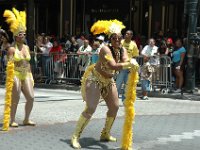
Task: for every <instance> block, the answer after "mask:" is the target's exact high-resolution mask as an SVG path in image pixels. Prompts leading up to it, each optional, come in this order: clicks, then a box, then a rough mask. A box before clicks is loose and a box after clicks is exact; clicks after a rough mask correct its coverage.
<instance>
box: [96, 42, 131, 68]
mask: <svg viewBox="0 0 200 150" xmlns="http://www.w3.org/2000/svg"><path fill="white" fill-rule="evenodd" d="M99 55H100V57H101V61H103V62H106V61H107V62H108V66H109V67H110V68H111V69H112V70H121V69H128V68H131V66H133V64H131V63H130V61H128V62H122V63H116V62H115V60H114V58H113V56H112V53H111V51H110V49H109V48H108V47H107V46H104V47H102V49H101V51H100V53H99ZM125 55H126V54H125ZM125 60H126V57H124V61H125Z"/></svg>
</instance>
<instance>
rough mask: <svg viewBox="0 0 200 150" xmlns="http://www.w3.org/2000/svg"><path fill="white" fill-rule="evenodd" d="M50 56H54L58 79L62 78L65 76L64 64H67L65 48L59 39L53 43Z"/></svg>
mask: <svg viewBox="0 0 200 150" xmlns="http://www.w3.org/2000/svg"><path fill="white" fill-rule="evenodd" d="M50 54H51V55H52V56H53V62H54V72H55V73H56V78H62V76H63V71H64V69H63V63H64V62H65V59H66V55H65V53H64V52H63V48H62V46H61V45H60V43H59V41H58V40H57V39H54V41H53V47H52V48H51V50H50Z"/></svg>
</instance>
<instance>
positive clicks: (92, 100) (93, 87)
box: [71, 82, 100, 149]
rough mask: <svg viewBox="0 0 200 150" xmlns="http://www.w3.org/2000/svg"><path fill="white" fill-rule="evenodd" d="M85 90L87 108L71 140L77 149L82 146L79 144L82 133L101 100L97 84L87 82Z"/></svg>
mask: <svg viewBox="0 0 200 150" xmlns="http://www.w3.org/2000/svg"><path fill="white" fill-rule="evenodd" d="M85 88H86V108H85V110H84V111H83V112H82V114H81V116H80V118H79V120H78V122H77V125H76V129H75V131H74V133H73V136H72V138H71V145H72V147H73V148H75V149H80V148H81V145H80V143H79V138H80V136H81V133H82V132H83V129H84V128H85V127H86V125H87V124H88V122H89V120H90V118H91V117H92V115H93V113H94V112H95V110H96V107H97V105H98V103H99V99H100V90H99V87H98V86H97V84H96V83H95V82H86V87H85Z"/></svg>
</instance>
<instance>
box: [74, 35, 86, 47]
mask: <svg viewBox="0 0 200 150" xmlns="http://www.w3.org/2000/svg"><path fill="white" fill-rule="evenodd" d="M85 36H86V35H85V33H84V32H83V33H81V34H80V37H79V38H78V39H77V40H76V41H77V43H78V47H79V48H80V47H81V46H83V45H84V41H85V40H86V38H85Z"/></svg>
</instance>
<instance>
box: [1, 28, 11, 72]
mask: <svg viewBox="0 0 200 150" xmlns="http://www.w3.org/2000/svg"><path fill="white" fill-rule="evenodd" d="M0 43H1V49H0V67H2V71H5V68H6V63H7V51H8V48H9V47H10V43H9V37H8V34H7V33H6V31H5V30H3V29H0Z"/></svg>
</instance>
